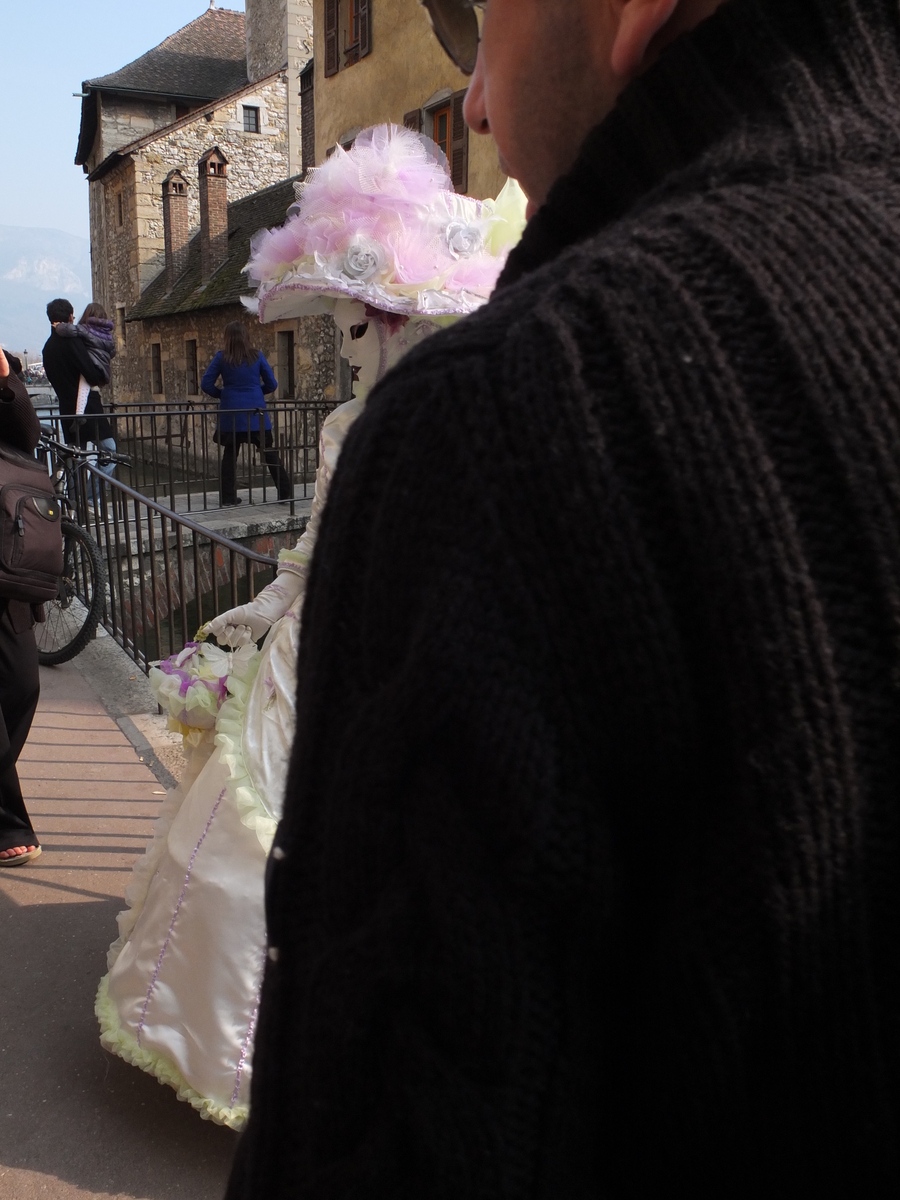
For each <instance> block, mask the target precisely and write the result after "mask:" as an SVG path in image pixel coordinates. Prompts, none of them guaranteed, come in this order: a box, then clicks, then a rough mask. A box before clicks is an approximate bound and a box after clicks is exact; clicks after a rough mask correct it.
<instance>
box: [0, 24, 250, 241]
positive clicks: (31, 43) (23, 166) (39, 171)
mask: <svg viewBox="0 0 900 1200" xmlns="http://www.w3.org/2000/svg"><path fill="white" fill-rule="evenodd" d="M208 7H209V4H208V0H150V3H146V2H144V0H69V2H68V3H65V4H60V3H59V0H54V2H53V3H49V4H48V3H41V2H40V0H10V2H9V3H8V4H4V5H3V45H4V48H5V50H6V53H5V54H4V65H3V76H2V78H3V94H4V96H5V97H6V99H7V102H8V116H7V120H5V121H4V122H3V131H2V133H0V151H2V156H3V167H4V177H5V180H6V182H5V184H4V187H3V189H2V191H0V225H28V226H32V227H34V226H37V227H39V228H45V229H62V230H64V231H65V232H66V233H75V234H78V235H80V236H81V237H87V236H88V201H87V194H88V186H87V181H86V178H85V175H84V173H83V171H82V169H81V167H76V166H75V165H74V159H75V147H76V144H77V141H78V126H79V120H80V115H81V101H80V100H79V99H77V98H76V97H74V96H73V95H72V93H73V92H79V91H80V90H81V81H82V80H83V79H93V78H96V77H97V76H98V75H106V74H108V73H109V72H110V71H116V70H118V68H119V67H124V66H125V64H126V63H129V62H131V61H132V59H135V58H138V57H139V56H140V55H141V54H143V53H145V52H146V51H147V50H150V49H151V48H152V47H153V46H156V45H158V44H159V43H160V42H161V41H162V40H163V38H166V37H168V36H169V34H170V33H174V32H175V31H176V30H177V29H180V28H181V27H182V26H183V25H187V23H188V22H189V21H192V20H193V19H194V18H195V17H199V16H200V14H201V13H202V12H203V11H204V10H205V9H206V8H208ZM218 7H219V8H234V9H240V10H243V7H244V4H243V0H223V2H221V3H219V4H218Z"/></svg>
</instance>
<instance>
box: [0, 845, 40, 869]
mask: <svg viewBox="0 0 900 1200" xmlns="http://www.w3.org/2000/svg"><path fill="white" fill-rule="evenodd" d="M40 853H41V848H40V846H35V847H34V849H33V850H26V851H25V853H24V854H16V855H14V856H13V857H12V858H0V867H22V866H24V865H25V863H27V862H31V860H32V859H33V858H37V857H38V856H39V855H40Z"/></svg>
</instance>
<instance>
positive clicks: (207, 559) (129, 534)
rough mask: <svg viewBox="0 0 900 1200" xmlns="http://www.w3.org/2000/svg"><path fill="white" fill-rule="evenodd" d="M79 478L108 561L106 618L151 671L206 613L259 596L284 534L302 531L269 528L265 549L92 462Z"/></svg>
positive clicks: (81, 501)
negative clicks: (176, 509)
mask: <svg viewBox="0 0 900 1200" xmlns="http://www.w3.org/2000/svg"><path fill="white" fill-rule="evenodd" d="M73 478H74V480H75V481H76V482H75V489H76V495H75V496H74V497H72V496H70V500H71V501H72V503H73V505H74V508H75V513H76V518H77V519H78V521H79V523H80V524H81V525H83V526H84V527H85V528H86V529H88V530H89V531H90V533H91V534H92V535H93V537H94V538H95V540H96V541H97V544H98V545H99V546H100V550H101V553H102V555H103V558H104V561H105V563H106V568H107V576H108V579H107V584H106V596H105V604H104V609H103V617H102V622H103V625H104V627H105V628H106V630H107V632H108V633H109V634H110V635H111V636H112V637H114V638H115V639H116V641H117V642H118V643H119V645H120V646H122V648H123V649H124V650H125V651H126V653H127V654H129V655H130V656H131V657H132V658H133V659H134V661H135V662H136V663H137V664H138V666H140V668H141V669H142V670H143V671H147V670H148V669H149V667H150V665H151V664H152V663H153V662H155V661H158V660H159V659H161V658H166V657H168V656H169V655H171V654H176V653H177V652H178V651H179V650H181V649H182V648H183V647H184V645H185V643H186V642H188V641H190V640H191V639H192V638H193V636H194V634H195V633H196V631H197V630H198V629H199V627H200V626H201V625H202V624H203V623H204V622H205V621H208V620H210V619H211V618H212V617H213V616H216V615H217V614H218V613H220V612H223V611H225V610H226V609H228V608H232V607H234V606H235V605H237V604H242V603H245V602H246V601H247V600H250V599H252V598H253V597H254V596H255V595H256V594H257V592H258V591H259V589H260V588H261V587H264V586H265V585H266V584H267V583H270V582H271V581H272V579H274V577H275V571H276V569H277V566H278V561H277V558H276V557H275V556H274V555H275V553H277V550H278V549H279V548H280V547H279V546H278V544H277V543H278V541H279V539H281V540H284V541H285V542H289V543H290V544H293V542H294V540H296V537H297V532H296V531H295V530H294V531H291V532H286V533H282V534H276V535H263V541H264V542H265V548H266V549H268V550H269V551H270V552H269V553H261V552H260V551H259V550H258V549H253V548H252V547H250V546H244V545H241V544H240V543H239V542H235V541H232V540H231V539H230V538H227V537H223V536H222V535H221V534H218V533H215V532H214V531H212V530H210V529H207V528H205V527H204V526H203V525H201V524H199V523H198V522H196V521H194V520H192V519H191V518H190V517H187V516H184V515H183V514H181V513H176V512H173V511H172V510H171V509H170V508H167V507H166V506H165V505H163V504H160V503H159V502H158V501H156V500H153V499H152V498H150V497H148V496H144V495H142V494H141V493H140V492H139V491H137V490H136V489H135V488H133V487H129V486H128V484H126V483H123V482H122V481H121V480H118V479H108V478H107V477H106V476H105V475H104V474H102V473H101V472H100V471H98V470H97V469H96V467H94V466H92V465H90V464H88V465H86V467H85V469H84V470H83V471H78V472H75V473H74V475H73Z"/></svg>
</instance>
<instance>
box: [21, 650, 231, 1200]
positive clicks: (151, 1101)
mask: <svg viewBox="0 0 900 1200" xmlns="http://www.w3.org/2000/svg"><path fill="white" fill-rule="evenodd" d="M109 640H110V641H111V639H109ZM89 650H90V648H89ZM85 653H86V655H87V654H88V652H85ZM123 661H125V662H127V660H123ZM79 662H80V660H79V659H76V660H75V661H74V662H72V663H68V664H66V665H65V666H63V667H57V668H55V669H52V670H44V669H42V672H41V686H42V697H41V705H40V708H39V710H38V713H37V717H36V719H35V722H34V726H33V728H32V732H31V737H30V738H29V741H28V744H27V746H26V747H25V751H24V753H23V756H22V759H21V760H20V764H19V772H20V776H21V779H22V786H23V791H24V792H25V796H26V802H27V804H28V809H29V812H30V813H31V814H32V818H33V820H34V824H35V828H36V829H37V831H38V834H39V836H40V838H41V842H42V844H43V848H44V853H43V854H42V856H41V858H40V859H38V860H37V862H36V863H35V864H34V865H32V866H26V867H22V868H17V869H15V870H3V871H0V1196H2V1197H3V1200H32V1198H33V1197H34V1198H37V1197H40V1198H42V1200H75V1198H76V1197H77V1198H78V1200H88V1198H89V1197H104V1198H110V1200H111V1198H116V1200H169V1197H184V1198H186V1200H187V1198H190V1200H219V1197H221V1196H222V1194H223V1191H224V1188H225V1182H226V1179H227V1176H228V1168H229V1164H230V1161H231V1156H232V1154H233V1151H234V1147H235V1144H236V1140H237V1139H236V1135H235V1134H234V1133H233V1132H232V1131H231V1130H229V1129H225V1128H223V1127H221V1126H218V1125H213V1124H211V1123H210V1122H207V1121H203V1120H201V1119H200V1117H199V1116H198V1115H197V1113H195V1112H194V1110H193V1109H192V1108H190V1106H188V1105H186V1104H182V1103H181V1102H180V1101H178V1100H177V1098H176V1096H175V1093H174V1092H173V1091H172V1090H171V1089H169V1088H167V1087H163V1086H161V1085H160V1084H158V1083H157V1082H156V1080H155V1079H153V1078H152V1077H151V1076H149V1075H146V1074H144V1073H143V1072H142V1071H139V1070H137V1069H135V1068H134V1067H131V1066H128V1065H127V1064H126V1063H124V1062H122V1061H121V1060H120V1059H118V1058H115V1057H113V1056H112V1055H109V1054H107V1053H105V1052H104V1051H103V1050H102V1049H101V1047H100V1042H99V1039H98V1030H97V1024H96V1020H95V1018H94V1012H93V1005H94V993H95V991H96V988H97V983H98V981H99V979H100V977H101V975H103V974H104V973H105V971H106V950H107V947H108V945H109V943H110V942H111V941H112V940H113V938H114V937H115V935H116V920H115V918H116V913H117V912H118V911H119V910H120V909H121V908H122V907H124V905H123V902H122V895H123V892H124V889H125V885H126V883H127V880H128V875H129V869H130V866H131V864H132V862H133V861H134V859H135V858H136V857H137V855H138V854H139V853H141V852H142V850H143V847H144V845H145V843H146V840H147V838H148V836H149V833H150V823H151V821H152V820H153V818H154V817H155V815H156V812H157V810H158V807H159V804H160V801H161V800H162V797H163V794H164V792H163V787H162V785H161V784H160V783H159V782H158V781H157V779H156V777H155V776H154V775H153V774H152V772H151V771H150V770H149V769H148V766H147V765H146V762H145V761H144V760H143V759H142V757H141V756H140V755H139V754H138V751H137V750H136V749H135V747H134V745H133V744H132V741H129V739H128V738H127V737H126V736H125V734H124V733H123V732H122V729H123V727H125V728H129V729H131V730H134V728H135V726H134V722H138V721H140V719H141V714H135V716H134V718H133V721H132V723H130V724H129V719H128V718H127V717H124V718H122V722H121V724H120V723H119V722H117V721H116V720H114V719H113V717H111V716H110V715H109V714H108V712H107V710H106V709H105V708H104V706H103V704H102V703H101V702H100V699H99V696H98V694H97V691H96V690H95V688H94V687H92V686H91V683H90V682H88V679H87V678H86V677H85V674H84V670H83V669H80V668H79ZM125 669H126V670H127V669H128V668H127V667H126V668H125ZM130 669H131V671H132V676H131V678H132V679H133V678H134V674H133V672H134V667H133V666H132V667H131V668H130ZM95 682H96V680H95ZM133 740H136V741H137V742H138V745H140V736H137V737H136V738H133ZM161 773H163V774H164V772H161Z"/></svg>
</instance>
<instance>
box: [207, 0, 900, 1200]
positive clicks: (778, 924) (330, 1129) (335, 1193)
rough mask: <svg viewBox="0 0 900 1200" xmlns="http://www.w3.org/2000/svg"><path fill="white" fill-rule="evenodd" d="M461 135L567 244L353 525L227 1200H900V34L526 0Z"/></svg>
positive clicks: (355, 492) (309, 607) (324, 535)
mask: <svg viewBox="0 0 900 1200" xmlns="http://www.w3.org/2000/svg"><path fill="white" fill-rule="evenodd" d="M447 3H449V0H447ZM430 7H431V8H432V9H435V10H438V11H437V16H436V21H435V23H436V26H437V27H438V28H439V29H440V28H441V25H440V20H439V18H440V14H441V11H446V9H445V6H444V5H441V4H440V3H439V2H438V0H430ZM457 15H459V14H457ZM460 20H462V18H461V17H460ZM454 28H456V26H446V25H445V27H444V30H443V32H444V41H445V44H448V43H452V40H453V39H452V37H451V36H450V34H448V32H447V31H448V29H450V31H451V33H452V30H453V29H454ZM467 117H468V120H469V122H470V124H471V125H472V126H473V128H475V129H476V130H486V129H487V128H488V127H490V128H491V129H492V130H493V131H494V133H495V136H496V138H497V142H498V145H499V148H500V151H501V154H502V155H503V158H504V161H505V163H506V165H507V167H508V169H509V170H510V171H511V172H513V173H515V174H517V175H518V176H519V177H520V179H521V180H522V182H523V186H524V187H525V189H526V191H527V192H528V194H529V196H530V199H531V204H532V209H533V211H534V216H533V217H532V220H531V222H530V224H529V226H528V229H527V230H526V233H525V237H524V239H523V242H522V244H521V245H520V247H519V248H518V249H517V250H516V251H515V252H514V253H513V255H512V257H511V259H510V261H509V264H508V266H507V269H506V272H505V274H504V277H503V278H502V279H501V285H500V287H499V289H498V291H497V294H496V295H495V296H494V298H493V299H492V300H491V302H490V303H489V304H488V305H487V306H486V307H485V308H484V309H482V310H481V311H480V312H479V313H478V314H476V315H475V316H474V317H472V318H469V319H467V320H465V321H463V322H461V323H460V324H459V325H457V326H456V327H454V328H453V329H450V330H448V331H446V332H445V333H443V334H439V335H437V336H435V337H434V338H433V339H431V340H430V341H429V342H427V343H426V344H424V345H423V346H421V347H419V348H418V350H416V351H415V352H413V353H411V354H410V355H409V356H408V358H407V359H405V360H404V361H403V362H402V363H401V364H400V365H399V366H398V367H397V368H396V369H395V370H394V371H393V372H392V373H391V374H390V375H389V376H388V377H387V379H386V380H385V381H384V382H383V383H382V384H381V385H380V386H379V387H378V388H377V389H376V390H375V391H374V392H373V393H372V396H371V397H370V400H369V403H368V407H367V411H366V413H365V414H364V415H363V417H361V418H360V420H359V422H358V423H357V425H356V427H355V428H354V430H353V432H352V433H351V435H350V437H349V439H348V441H347V444H346V447H345V449H344V451H343V455H342V458H341V462H340V465H339V469H338V471H337V474H336V477H335V480H334V483H333V486H332V492H331V499H330V501H329V507H328V509H327V511H326V513H325V518H324V521H323V524H322V529H321V534H320V539H319V542H318V547H317V550H316V556H315V561H314V563H313V568H312V576H311V580H310V586H309V590H308V593H307V600H306V607H305V610H304V616H303V621H304V634H303V640H302V645H301V655H300V670H299V679H300V684H299V692H298V704H297V717H298V721H297V739H296V744H295V747H294V754H293V759H292V763H291V769H290V774H289V778H288V781H287V793H286V802H285V812H284V818H283V820H282V822H281V825H280V828H279V831H278V834H277V837H276V843H275V849H274V851H273V858H272V862H271V871H270V878H269V881H268V893H267V904H268V920H269V941H270V950H269V963H268V965H267V971H266V978H265V984H264V989H263V998H262V1004H261V1011H260V1021H259V1030H258V1035H257V1042H256V1049H255V1058H254V1077H253V1093H252V1107H251V1117H250V1122H249V1126H248V1131H247V1133H246V1135H245V1137H244V1139H243V1142H242V1144H241V1147H240V1149H239V1153H238V1159H237V1162H236V1165H235V1170H234V1174H233V1177H232V1181H231V1186H230V1191H229V1196H230V1197H232V1198H233V1200H236V1198H238V1197H241V1198H246V1200H250V1198H251V1197H253V1198H254V1200H256V1198H260V1197H266V1198H267V1200H281V1198H282V1197H295V1196H296V1197H303V1198H304V1200H311V1198H313V1197H315V1198H317V1200H318V1198H322V1200H325V1198H326V1197H327V1198H328V1200H344V1198H346V1200H350V1198H351V1197H352V1198H353V1200H376V1198H377V1200H381V1198H384V1200H475V1198H476V1197H477V1198H481V1200H501V1198H503V1200H526V1198H527V1200H587V1198H588V1197H590V1198H591V1200H600V1198H604V1197H614V1198H620V1197H622V1198H624V1197H629V1198H631V1197H634V1198H635V1200H646V1198H649V1197H667V1196H669V1195H673V1194H677V1193H679V1192H681V1191H684V1192H685V1193H686V1194H689V1195H692V1196H694V1197H697V1196H699V1197H703V1198H705V1197H709V1200H713V1198H715V1200H725V1198H729V1197H733V1196H744V1195H753V1196H754V1197H758V1196H789V1197H792V1198H797V1197H806V1196H817V1197H821V1196H834V1197H854V1198H855V1197H866V1198H867V1200H868V1198H871V1197H883V1196H884V1197H886V1196H896V1195H898V1194H900V1136H898V1135H900V370H898V347H900V271H898V269H897V254H898V249H897V248H898V246H900V8H898V5H897V3H896V0H726V2H725V3H722V4H720V5H718V6H717V5H716V4H715V3H713V2H710V0H707V2H705V3H702V2H699V0H697V2H694V0H558V2H556V3H554V2H553V0H488V3H487V6H486V12H485V15H484V21H483V28H482V42H481V47H480V51H479V61H478V66H477V68H476V71H475V75H474V77H473V82H472V87H471V89H470V93H469V97H468V99H467Z"/></svg>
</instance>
